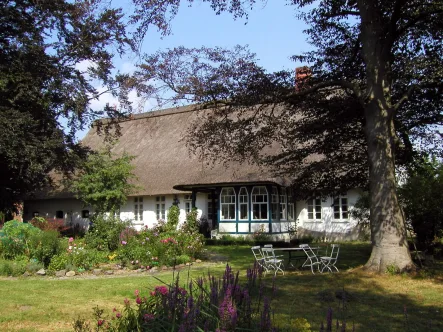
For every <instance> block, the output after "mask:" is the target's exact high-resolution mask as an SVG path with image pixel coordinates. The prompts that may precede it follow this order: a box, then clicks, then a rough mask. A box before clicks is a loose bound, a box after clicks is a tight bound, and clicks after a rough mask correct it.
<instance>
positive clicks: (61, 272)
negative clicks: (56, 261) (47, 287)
mask: <svg viewBox="0 0 443 332" xmlns="http://www.w3.org/2000/svg"><path fill="white" fill-rule="evenodd" d="M65 275H66V270H60V271H57V272H55V276H56V277H59V278H60V277H64V276H65Z"/></svg>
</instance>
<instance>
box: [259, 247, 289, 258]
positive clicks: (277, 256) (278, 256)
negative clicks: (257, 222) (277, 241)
mask: <svg viewBox="0 0 443 332" xmlns="http://www.w3.org/2000/svg"><path fill="white" fill-rule="evenodd" d="M263 248H274V247H273V246H272V244H265V245H264V246H263ZM274 254H275V251H274ZM275 257H276V258H280V257H285V255H275Z"/></svg>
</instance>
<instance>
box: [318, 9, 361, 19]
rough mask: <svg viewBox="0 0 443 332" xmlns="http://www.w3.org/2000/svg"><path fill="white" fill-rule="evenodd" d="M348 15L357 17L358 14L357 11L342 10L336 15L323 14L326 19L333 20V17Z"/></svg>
mask: <svg viewBox="0 0 443 332" xmlns="http://www.w3.org/2000/svg"><path fill="white" fill-rule="evenodd" d="M348 15H353V16H359V15H360V12H359V11H357V10H342V11H340V12H337V13H331V14H325V15H324V16H325V17H326V18H333V17H342V16H348Z"/></svg>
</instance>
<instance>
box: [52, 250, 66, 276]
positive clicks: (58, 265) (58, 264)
mask: <svg viewBox="0 0 443 332" xmlns="http://www.w3.org/2000/svg"><path fill="white" fill-rule="evenodd" d="M69 264H70V259H69V254H68V253H66V252H64V253H61V254H59V255H55V256H53V257H52V259H51V262H50V263H49V266H48V270H49V271H51V272H55V271H60V270H64V269H66V268H67V267H68V265H69Z"/></svg>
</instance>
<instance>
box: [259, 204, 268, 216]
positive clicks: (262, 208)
mask: <svg viewBox="0 0 443 332" xmlns="http://www.w3.org/2000/svg"><path fill="white" fill-rule="evenodd" d="M260 217H261V218H260V219H268V206H267V204H261V205H260Z"/></svg>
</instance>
